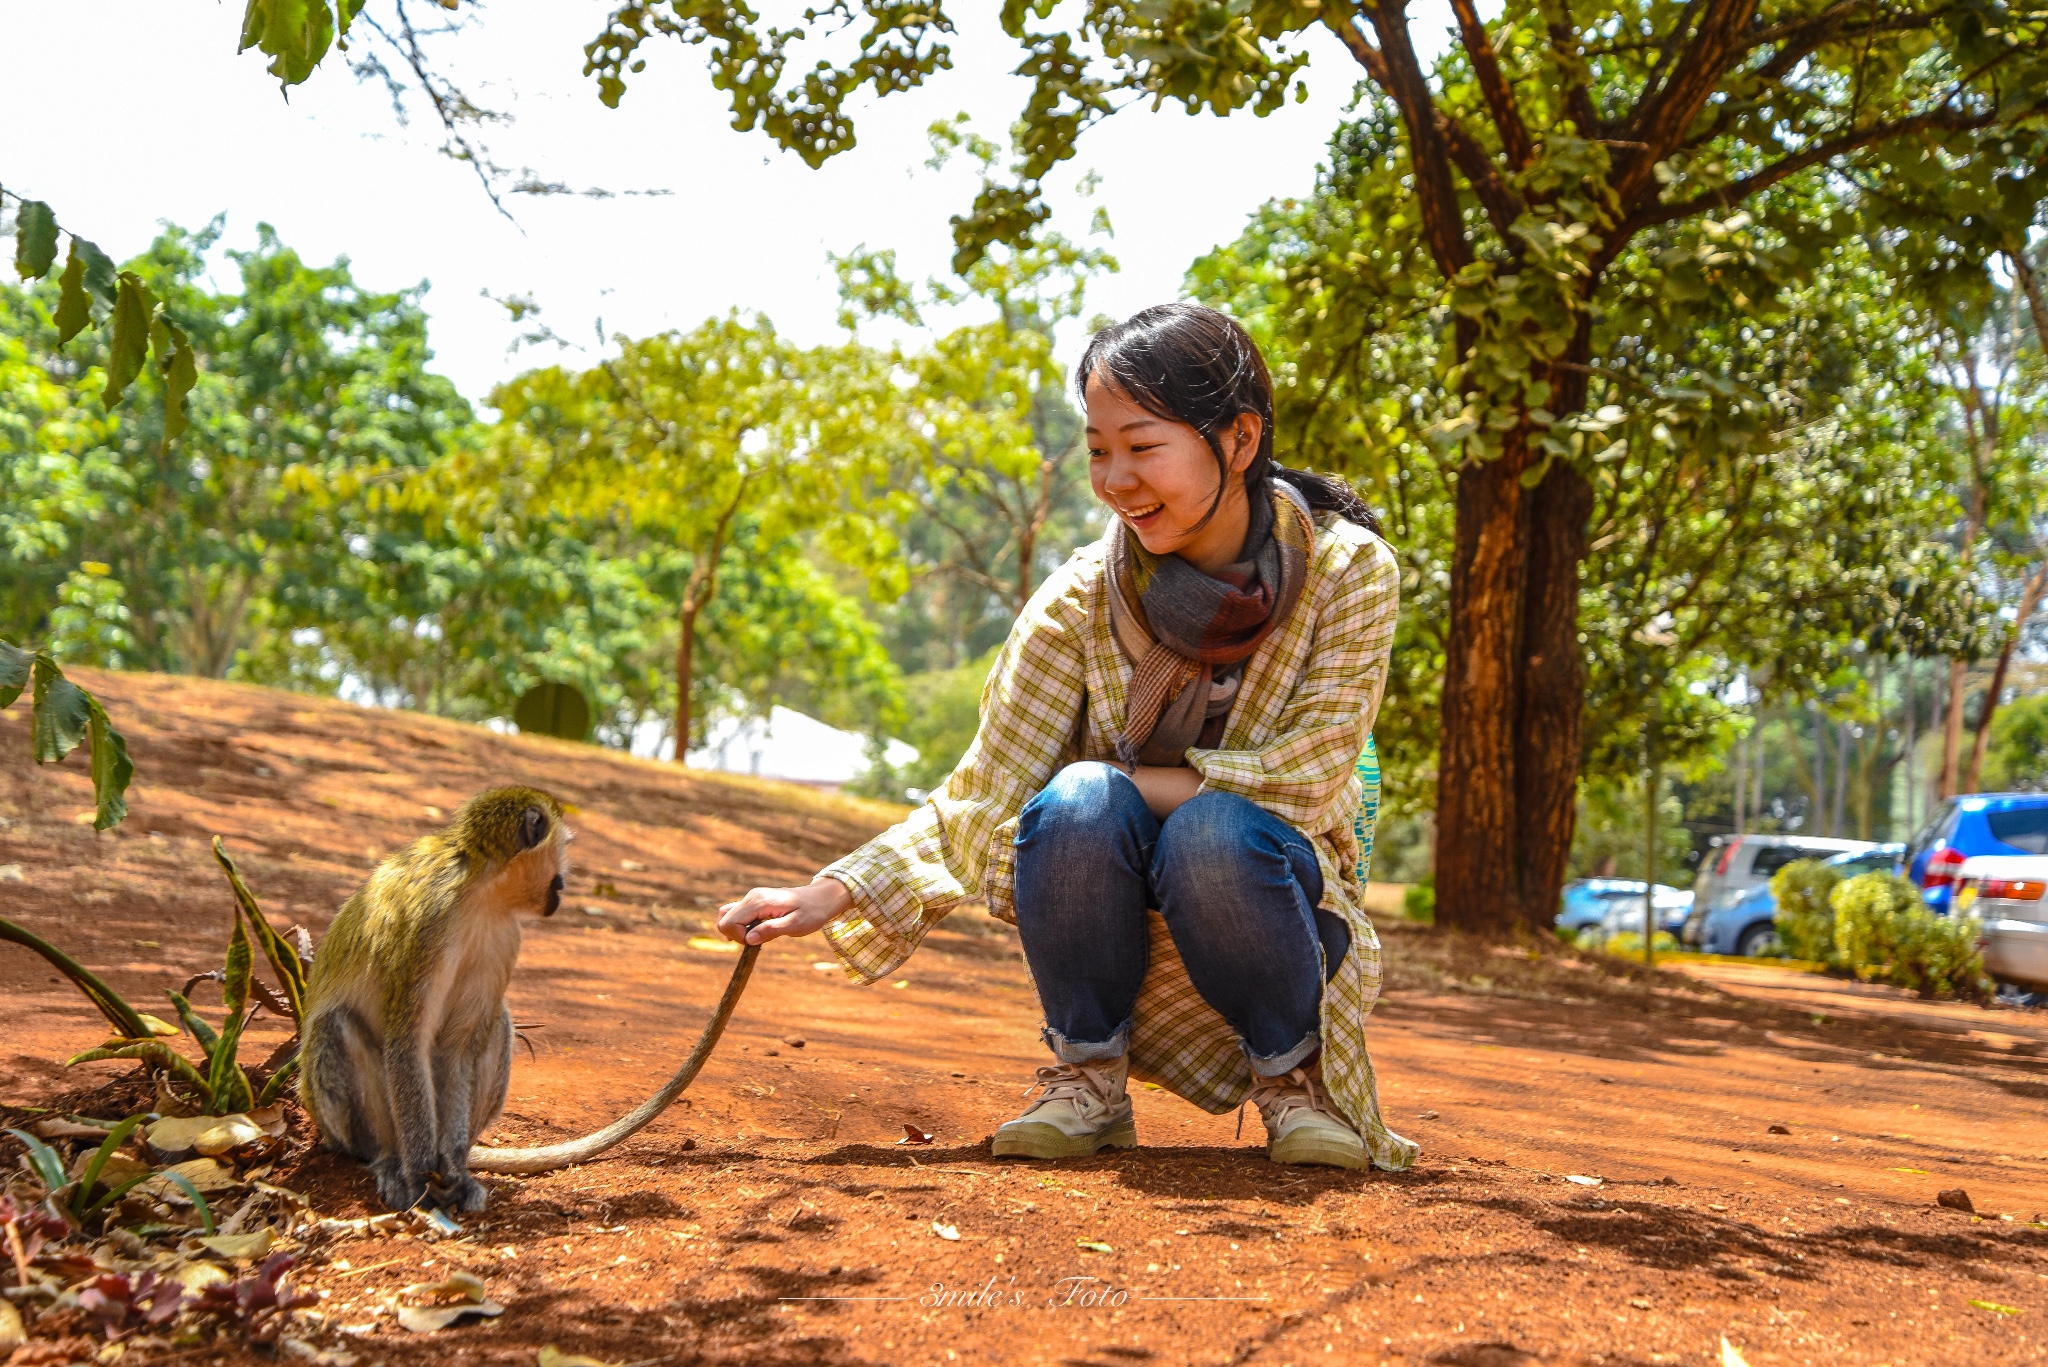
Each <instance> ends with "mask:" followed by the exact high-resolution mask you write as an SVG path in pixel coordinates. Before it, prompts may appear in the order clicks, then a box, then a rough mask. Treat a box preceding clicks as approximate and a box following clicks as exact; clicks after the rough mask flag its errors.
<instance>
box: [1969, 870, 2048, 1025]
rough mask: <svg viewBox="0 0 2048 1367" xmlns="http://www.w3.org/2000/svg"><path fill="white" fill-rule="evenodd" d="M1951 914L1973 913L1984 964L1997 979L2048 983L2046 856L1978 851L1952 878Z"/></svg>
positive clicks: (2031, 984)
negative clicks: (1952, 905)
mask: <svg viewBox="0 0 2048 1367" xmlns="http://www.w3.org/2000/svg"><path fill="white" fill-rule="evenodd" d="M1955 914H1956V915H1960V916H1975V917H1976V918H1977V919H1978V920H1979V921H1981V922H1982V923H1983V926H1984V929H1983V931H1982V933H1981V936H1980V938H1979V940H1978V944H1979V946H1980V947H1981V948H1982V949H1983V951H1984V967H1985V970H1986V971H1988V972H1989V973H1990V974H1991V976H1992V977H1994V978H1996V979H1998V980H1999V981H2000V982H2010V983H2017V984H2020V985H2022V986H2024V987H2027V988H2029V989H2032V990H2036V991H2038V990H2041V989H2043V988H2048V855H2039V854H1979V855H1972V856H1971V857H1970V858H1968V859H1966V860H1964V861H1963V867H1962V870H1961V872H1960V873H1959V874H1958V875H1957V878H1956V900H1955Z"/></svg>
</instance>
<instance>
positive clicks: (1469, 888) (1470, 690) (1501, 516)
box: [1436, 434, 1577, 932]
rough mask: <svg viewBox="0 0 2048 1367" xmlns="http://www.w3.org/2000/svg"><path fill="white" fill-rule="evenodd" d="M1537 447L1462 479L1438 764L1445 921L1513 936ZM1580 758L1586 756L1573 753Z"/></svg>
mask: <svg viewBox="0 0 2048 1367" xmlns="http://www.w3.org/2000/svg"><path fill="white" fill-rule="evenodd" d="M1528 456H1529V452H1528V447H1527V444H1526V442H1524V441H1523V440H1522V438H1521V437H1520V435H1519V434H1510V436H1509V438H1508V440H1507V442H1505V443H1504V444H1503V450H1502V452H1501V454H1500V455H1499V456H1498V457H1496V458H1495V459H1493V460H1489V461H1477V462H1472V463H1469V464H1467V465H1466V466H1465V467H1464V468H1463V469H1461V470H1460V471H1459V472H1458V475H1457V481H1458V483H1457V531H1456V538H1455V543H1454V548H1453V552H1452V558H1451V593H1450V630H1449V639H1448V641H1447V643H1446V649H1445V657H1446V658H1445V665H1444V681H1443V703H1442V727H1443V729H1442V733H1441V736H1440V739H1439V742H1438V744H1439V759H1438V765H1437V772H1438V779H1437V835H1436V839H1437V844H1436V850H1437V858H1436V905H1437V917H1438V922H1439V924H1443V925H1452V926H1456V927H1458V928H1459V929H1461V930H1471V931H1494V932H1497V931H1502V930H1506V929H1508V928H1509V927H1510V926H1512V925H1514V924H1515V923H1516V921H1518V920H1519V919H1520V915H1521V894H1522V882H1521V877H1520V873H1521V869H1520V861H1519V859H1518V858H1517V847H1518V845H1519V843H1520V841H1519V836H1520V829H1519V826H1520V823H1519V821H1518V819H1517V811H1516V807H1517V802H1516V798H1517V795H1518V791H1519V787H1520V785H1519V784H1518V783H1517V779H1516V772H1515V760H1516V758H1517V749H1518V747H1517V745H1516V737H1515V731H1516V720H1517V718H1518V716H1519V714H1520V707H1519V702H1520V693H1521V690H1520V689H1519V688H1518V687H1517V684H1518V681H1519V676H1520V670H1521V665H1522V663H1523V661H1522V656H1521V645H1522V640H1521V637H1522V625H1523V613H1524V603H1523V590H1524V587H1525V579H1526V571H1527V562H1528V527H1527V523H1528V517H1527V508H1526V504H1527V502H1528V500H1527V498H1526V493H1527V491H1526V490H1524V489H1523V487H1522V478H1521V476H1522V470H1523V469H1524V468H1525V466H1526V465H1527V463H1528ZM1573 759H1574V760H1576V759H1577V756H1576V754H1574V755H1573Z"/></svg>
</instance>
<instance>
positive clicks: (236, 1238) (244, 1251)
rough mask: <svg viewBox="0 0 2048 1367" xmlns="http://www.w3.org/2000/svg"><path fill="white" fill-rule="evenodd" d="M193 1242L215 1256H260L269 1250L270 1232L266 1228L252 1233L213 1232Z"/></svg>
mask: <svg viewBox="0 0 2048 1367" xmlns="http://www.w3.org/2000/svg"><path fill="white" fill-rule="evenodd" d="M195 1242H197V1243H198V1245H199V1246H200V1247H201V1248H203V1249H205V1250H206V1251H207V1252H208V1253H212V1254H214V1255H216V1256H217V1257H222V1258H261V1257H262V1256H263V1255H264V1254H266V1253H268V1252H270V1243H271V1233H270V1231H269V1230H268V1229H259V1230H257V1231H256V1232H255V1233H254V1234H215V1235H212V1236H211V1237H209V1238H205V1239H199V1240H196V1241H195Z"/></svg>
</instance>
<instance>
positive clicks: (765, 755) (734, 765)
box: [634, 707, 917, 788]
mask: <svg viewBox="0 0 2048 1367" xmlns="http://www.w3.org/2000/svg"><path fill="white" fill-rule="evenodd" d="M634 749H635V750H636V751H637V750H638V749H639V747H638V746H637V745H636V746H635V747H634ZM662 749H663V751H664V752H665V754H664V755H663V758H666V757H667V755H669V754H673V753H674V748H673V745H672V743H667V742H665V743H664V744H663V746H662ZM882 753H883V756H884V757H885V758H886V759H887V760H888V762H889V763H890V764H891V765H894V766H897V767H901V766H902V765H905V764H908V763H910V762H911V761H913V760H915V759H916V758H917V748H916V747H915V746H912V745H908V744H906V743H904V742H903V741H900V740H891V741H890V742H889V743H888V745H887V746H886V747H885V748H884V750H883V752H882ZM687 758H688V761H689V764H690V766H691V767H692V768H696V769H720V770H723V771H725V772H726V773H730V774H753V775H755V776H756V777H759V778H778V779H784V780H786V781H788V782H791V783H808V784H811V785H813V786H815V787H820V788H837V787H839V786H840V785H841V784H843V783H851V782H852V781H853V780H854V779H856V778H858V777H860V776H861V775H862V774H864V773H866V772H867V771H868V738H867V737H866V736H863V735H861V734H860V733H859V732H858V731H841V730H840V729H839V728H838V727H836V726H827V725H826V724H825V723H824V722H821V721H819V720H818V719H817V718H816V717H807V716H805V715H804V714H803V713H801V712H798V711H796V710H794V709H792V708H788V707H776V708H774V709H772V710H771V711H770V712H769V713H768V715H767V716H766V717H765V718H762V717H744V718H742V717H725V718H721V719H720V720H718V721H717V722H715V723H714V724H713V725H712V726H711V728H710V731H709V733H708V735H707V736H706V739H705V744H704V747H703V748H702V749H699V750H692V751H690V753H689V755H688V757H687Z"/></svg>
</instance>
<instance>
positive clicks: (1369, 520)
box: [1245, 462, 1380, 536]
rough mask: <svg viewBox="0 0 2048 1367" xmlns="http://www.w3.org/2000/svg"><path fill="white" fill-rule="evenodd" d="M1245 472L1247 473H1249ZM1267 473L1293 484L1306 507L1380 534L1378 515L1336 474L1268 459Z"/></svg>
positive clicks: (1248, 472) (1376, 534) (1375, 534)
mask: <svg viewBox="0 0 2048 1367" xmlns="http://www.w3.org/2000/svg"><path fill="white" fill-rule="evenodd" d="M1245 473H1246V474H1247V476H1249V474H1250V473H1251V472H1250V471H1246V472H1245ZM1269 473H1270V474H1271V475H1272V477H1273V478H1274V479H1280V480H1285V481H1287V482H1288V483H1289V484H1291V485H1293V486H1294V488H1295V491H1296V492H1297V493H1299V494H1300V495H1301V496H1302V497H1303V498H1304V499H1306V500H1308V506H1309V507H1311V508H1315V509H1317V510H1319V511H1321V510H1327V511H1329V512H1333V513H1335V514H1336V515H1337V516H1339V517H1341V518H1344V519H1345V520H1346V521H1350V522H1356V523H1357V524H1358V525H1359V526H1361V527H1363V528H1365V529H1366V530H1367V531H1369V532H1371V533H1372V534H1373V535H1374V536H1378V535H1379V534H1380V516H1379V514H1378V513H1376V512H1374V511H1373V510H1372V509H1371V507H1369V506H1368V505H1367V504H1366V501H1365V500H1364V499H1362V498H1360V497H1359V496H1358V491H1357V490H1356V489H1354V488H1352V487H1351V486H1350V485H1349V484H1346V483H1345V482H1344V481H1343V480H1341V479H1338V478H1337V477H1336V476H1335V475H1319V474H1317V473H1316V472H1315V471H1313V470H1290V469H1288V468H1287V467H1286V466H1284V465H1281V464H1279V463H1278V462H1269Z"/></svg>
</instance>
